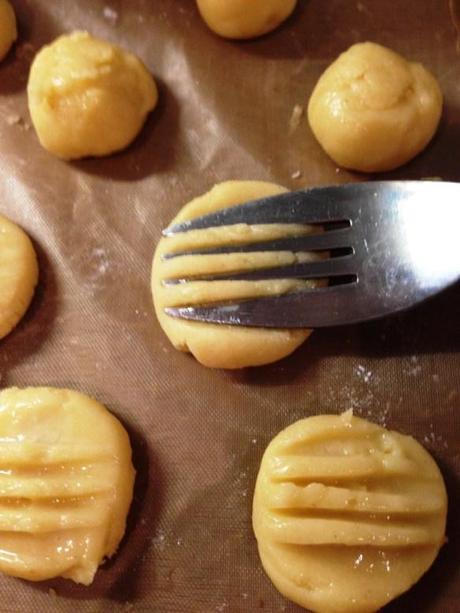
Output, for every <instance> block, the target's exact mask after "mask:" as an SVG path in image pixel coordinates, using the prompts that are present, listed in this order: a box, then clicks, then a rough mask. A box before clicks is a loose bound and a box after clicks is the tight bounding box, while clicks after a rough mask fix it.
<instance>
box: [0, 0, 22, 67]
mask: <svg viewBox="0 0 460 613" xmlns="http://www.w3.org/2000/svg"><path fill="white" fill-rule="evenodd" d="M17 37H18V31H17V27H16V16H15V14H14V10H13V7H12V6H11V4H10V3H9V2H8V0H0V60H2V59H3V58H4V57H5V56H6V54H7V53H8V51H9V50H10V48H11V45H12V44H13V43H14V41H15V40H16V39H17Z"/></svg>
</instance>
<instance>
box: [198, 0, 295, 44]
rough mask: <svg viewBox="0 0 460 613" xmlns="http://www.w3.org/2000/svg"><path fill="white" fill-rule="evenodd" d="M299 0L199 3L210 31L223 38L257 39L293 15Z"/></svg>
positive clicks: (222, 0)
mask: <svg viewBox="0 0 460 613" xmlns="http://www.w3.org/2000/svg"><path fill="white" fill-rule="evenodd" d="M296 4H297V0H250V1H248V0H197V5H198V9H199V11H200V13H201V16H202V17H203V19H204V20H205V22H206V23H207V24H208V26H209V28H210V29H211V30H213V31H214V32H215V33H216V34H219V35H220V36H223V37H224V38H255V37H256V36H262V34H266V33H267V32H271V31H272V30H274V29H275V28H277V27H278V26H279V25H280V24H281V23H282V22H283V21H284V20H285V19H287V18H288V17H289V15H291V13H292V12H293V10H294V8H295V6H296Z"/></svg>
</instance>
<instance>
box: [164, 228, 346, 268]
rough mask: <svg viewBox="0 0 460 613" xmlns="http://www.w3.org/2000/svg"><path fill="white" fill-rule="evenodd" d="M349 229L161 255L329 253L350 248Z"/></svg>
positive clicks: (171, 256)
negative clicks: (262, 252) (268, 252)
mask: <svg viewBox="0 0 460 613" xmlns="http://www.w3.org/2000/svg"><path fill="white" fill-rule="evenodd" d="M351 238H352V237H351V228H350V227H348V228H341V229H340V230H330V231H328V232H323V233H321V234H307V235H305V236H292V237H289V238H283V239H278V240H266V241H263V242H257V243H246V244H243V245H223V246H220V247H209V248H206V247H205V248H202V249H200V248H197V249H190V250H184V251H176V252H172V253H165V254H163V256H162V258H163V259H164V260H169V259H171V258H176V257H179V256H183V255H217V254H222V253H249V252H257V251H292V252H293V253H296V252H299V251H329V250H330V249H340V248H344V247H351V244H352V242H351Z"/></svg>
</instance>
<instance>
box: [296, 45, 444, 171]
mask: <svg viewBox="0 0 460 613" xmlns="http://www.w3.org/2000/svg"><path fill="white" fill-rule="evenodd" d="M441 112H442V93H441V90H440V88H439V85H438V83H437V81H436V79H435V78H434V77H433V76H432V75H431V74H430V73H429V72H428V71H427V70H426V69H425V68H424V67H423V66H422V65H421V64H417V63H412V62H408V61H407V60H405V59H404V58H403V57H401V56H400V55H398V54H397V53H395V52H393V51H391V50H390V49H387V48H385V47H382V46H380V45H377V44H375V43H360V44H356V45H353V46H352V47H350V48H349V49H348V51H346V52H345V53H343V54H342V55H340V56H339V58H338V59H337V60H336V61H335V62H334V63H333V64H332V65H331V66H329V68H328V69H327V70H326V71H325V72H324V74H323V75H322V76H321V78H320V79H319V81H318V83H317V85H316V87H315V89H314V91H313V94H312V96H311V98H310V102H309V105H308V120H309V123H310V127H311V129H312V131H313V133H314V135H315V136H316V138H317V139H318V141H319V142H320V144H321V145H322V147H323V149H324V150H325V151H326V153H328V154H329V156H330V157H331V158H332V159H333V160H334V161H335V162H336V163H337V164H339V165H340V166H344V167H345V168H350V169H354V170H359V171H363V172H379V171H386V170H392V169H394V168H397V167H398V166H401V165H402V164H405V163H406V162H408V161H409V160H411V159H412V158H413V157H415V156H416V155H417V154H418V153H420V152H421V151H422V150H423V149H424V148H425V147H426V146H427V144H428V143H429V142H430V140H431V139H432V137H433V135H434V133H435V132H436V129H437V127H438V124H439V120H440V118H441Z"/></svg>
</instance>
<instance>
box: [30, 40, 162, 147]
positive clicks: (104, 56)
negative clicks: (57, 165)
mask: <svg viewBox="0 0 460 613" xmlns="http://www.w3.org/2000/svg"><path fill="white" fill-rule="evenodd" d="M27 94H28V100H29V110H30V115H31V117H32V122H33V124H34V127H35V129H36V131H37V134H38V138H39V140H40V143H41V144H42V145H43V147H44V148H45V149H47V150H48V151H50V152H51V153H53V154H54V155H57V156H58V157H60V158H63V159H76V158H82V157H86V156H103V155H108V154H110V153H113V152H114V151H119V150H120V149H124V148H125V147H127V146H128V145H129V144H130V143H131V142H132V141H133V140H134V138H135V137H136V136H137V134H138V133H139V131H140V130H141V128H142V126H143V124H144V122H145V119H146V117H147V114H148V113H149V112H150V111H151V110H152V109H153V108H154V107H155V105H156V103H157V100H158V91H157V87H156V85H155V81H154V80H153V78H152V76H151V74H150V73H149V72H148V71H147V69H146V67H145V66H144V64H143V63H142V62H141V60H139V59H138V58H137V57H136V56H135V55H133V54H132V53H128V52H126V51H124V50H123V49H121V48H120V47H117V46H115V45H112V44H110V43H108V42H105V41H103V40H100V39H97V38H94V37H93V36H91V35H90V34H88V32H74V33H72V34H68V35H67V34H66V35H64V36H60V37H59V38H58V39H56V40H55V41H54V42H53V43H51V44H50V45H48V46H46V47H44V48H43V49H42V50H41V51H40V52H39V53H38V54H37V56H36V57H35V59H34V61H33V64H32V67H31V70H30V76H29V82H28V86H27Z"/></svg>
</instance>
